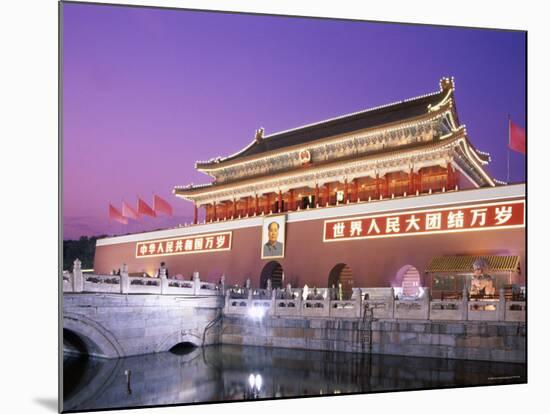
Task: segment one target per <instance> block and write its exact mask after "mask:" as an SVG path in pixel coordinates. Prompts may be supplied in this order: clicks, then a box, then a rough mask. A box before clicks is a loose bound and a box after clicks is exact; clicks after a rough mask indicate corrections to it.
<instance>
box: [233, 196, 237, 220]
mask: <svg viewBox="0 0 550 414" xmlns="http://www.w3.org/2000/svg"><path fill="white" fill-rule="evenodd" d="M233 217H237V200H235V199H233Z"/></svg>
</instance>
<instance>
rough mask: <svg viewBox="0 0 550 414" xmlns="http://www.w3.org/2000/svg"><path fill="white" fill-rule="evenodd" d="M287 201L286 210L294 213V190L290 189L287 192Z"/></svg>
mask: <svg viewBox="0 0 550 414" xmlns="http://www.w3.org/2000/svg"><path fill="white" fill-rule="evenodd" d="M288 196H289V201H288V210H289V211H294V210H296V205H295V200H294V189H291V190H290V191H289V192H288Z"/></svg>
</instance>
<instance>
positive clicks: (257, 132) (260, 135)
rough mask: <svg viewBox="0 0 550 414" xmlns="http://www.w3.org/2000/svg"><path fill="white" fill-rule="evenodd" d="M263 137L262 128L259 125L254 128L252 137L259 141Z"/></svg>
mask: <svg viewBox="0 0 550 414" xmlns="http://www.w3.org/2000/svg"><path fill="white" fill-rule="evenodd" d="M263 138H264V128H263V127H260V128H258V129H257V130H256V135H255V136H254V139H255V140H256V142H261V141H262V139H263Z"/></svg>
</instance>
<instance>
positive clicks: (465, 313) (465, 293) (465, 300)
mask: <svg viewBox="0 0 550 414" xmlns="http://www.w3.org/2000/svg"><path fill="white" fill-rule="evenodd" d="M462 320H463V321H467V320H468V286H466V284H464V287H463V288H462Z"/></svg>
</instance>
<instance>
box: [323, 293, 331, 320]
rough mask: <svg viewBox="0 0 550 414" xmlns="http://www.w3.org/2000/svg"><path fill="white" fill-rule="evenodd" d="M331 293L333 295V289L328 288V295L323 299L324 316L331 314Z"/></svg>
mask: <svg viewBox="0 0 550 414" xmlns="http://www.w3.org/2000/svg"><path fill="white" fill-rule="evenodd" d="M330 295H331V290H330V288H327V296H326V297H325V298H324V300H323V316H329V315H330V306H331V303H330V300H331V298H330Z"/></svg>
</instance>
